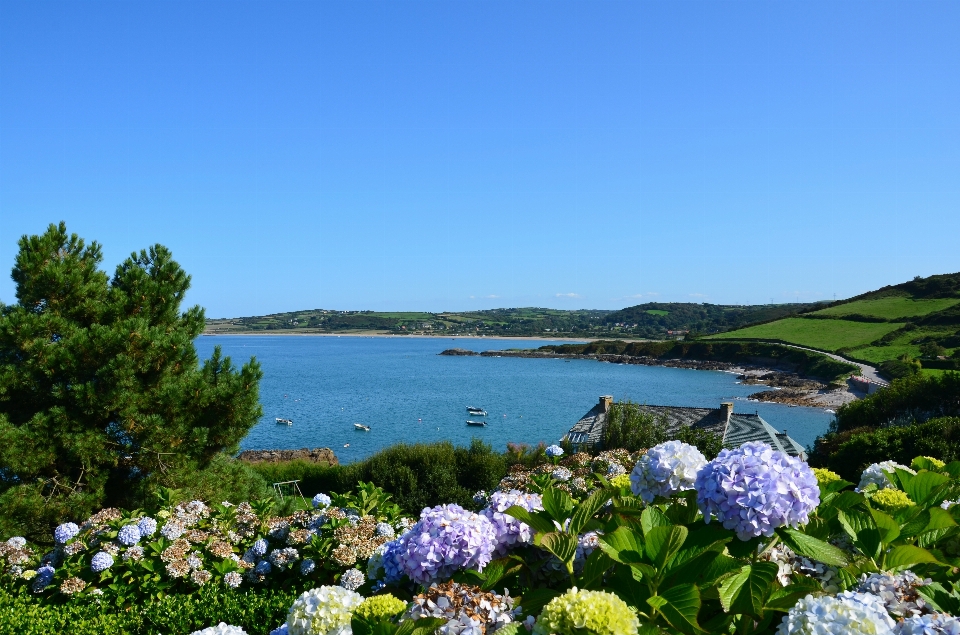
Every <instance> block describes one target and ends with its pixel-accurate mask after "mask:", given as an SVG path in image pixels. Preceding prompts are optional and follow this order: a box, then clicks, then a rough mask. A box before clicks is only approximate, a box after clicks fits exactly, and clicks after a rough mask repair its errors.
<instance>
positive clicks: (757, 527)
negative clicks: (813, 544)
mask: <svg viewBox="0 0 960 635" xmlns="http://www.w3.org/2000/svg"><path fill="white" fill-rule="evenodd" d="M696 489H697V504H698V505H699V507H700V510H701V511H702V512H703V515H704V520H705V521H707V522H709V521H710V517H711V516H716V518H717V520H718V521H720V523H721V524H723V526H724V527H726V528H727V529H732V530H733V531H735V532H736V534H737V537H738V538H740V539H741V540H749V539H750V538H754V537H757V536H768V537H769V536H772V535H773V530H774V529H776V528H777V527H782V526H791V527H796V526H797V525H801V524H806V523H807V520H808V515H809V513H810V512H811V511H813V510H814V509H815V508H816V506H817V505H818V504H819V503H820V490H819V488H818V487H817V479H816V477H815V476H814V475H813V471H812V470H811V469H810V468H809V467H808V466H807V464H806V463H804V462H802V461H800V460H799V459H795V458H793V457H791V456H788V455H786V454H784V453H782V452H779V451H776V450H774V449H773V448H771V447H770V446H769V445H767V444H766V443H761V442H750V443H744V444H743V445H742V446H740V447H739V448H736V449H734V450H721V451H720V454H718V455H717V458H715V459H714V460H712V461H710V462H709V463H707V464H706V465H705V466H704V467H703V468H702V469H701V470H700V472H699V473H698V474H697V479H696Z"/></svg>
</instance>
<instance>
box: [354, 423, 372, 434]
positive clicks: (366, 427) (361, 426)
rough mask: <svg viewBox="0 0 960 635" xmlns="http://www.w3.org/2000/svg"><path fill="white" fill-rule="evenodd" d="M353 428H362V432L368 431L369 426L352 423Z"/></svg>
mask: <svg viewBox="0 0 960 635" xmlns="http://www.w3.org/2000/svg"><path fill="white" fill-rule="evenodd" d="M353 428H354V429H355V430H363V431H364V432H370V426H365V425H363V424H362V423H355V424H353Z"/></svg>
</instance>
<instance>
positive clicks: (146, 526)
mask: <svg viewBox="0 0 960 635" xmlns="http://www.w3.org/2000/svg"><path fill="white" fill-rule="evenodd" d="M137 529H139V530H140V537H141V538H146V537H147V536H152V535H153V534H155V533H157V521H155V520H154V519H152V518H150V517H149V516H144V517H143V518H141V519H140V522H138V523H137Z"/></svg>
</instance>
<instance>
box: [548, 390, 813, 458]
mask: <svg viewBox="0 0 960 635" xmlns="http://www.w3.org/2000/svg"><path fill="white" fill-rule="evenodd" d="M612 405H613V397H612V396H610V395H604V396H602V397H600V401H599V403H597V405H595V406H594V407H593V408H591V409H590V412H588V413H587V414H585V415H583V417H581V419H580V420H579V421H577V422H576V423H575V424H574V426H573V427H572V428H570V430H569V432H567V433H566V434H565V435H564V436H563V439H561V440H564V441H569V442H570V443H571V444H573V446H574V447H576V448H578V449H586V448H597V447H600V446H602V445H603V436H604V434H603V433H604V428H605V426H606V422H607V413H609V412H610V407H611V406H612ZM638 407H639V408H640V410H641V411H642V412H646V413H649V414H651V415H653V416H654V417H656V418H657V419H660V418H664V419H665V420H666V422H667V432H668V433H671V434H672V433H674V432H676V431H677V430H678V429H679V428H680V426H687V427H690V428H702V429H705V430H709V431H711V432H715V433H717V434H719V435H721V436H722V437H723V445H724V447H727V448H735V447H739V446H740V445H742V444H744V443H746V442H748V441H763V442H764V443H767V444H769V445H770V446H771V447H772V448H773V449H774V450H780V451H781V452H784V453H786V454H789V455H790V456H796V457H799V458H800V459H802V460H806V459H807V455H806V452H805V451H804V449H803V446H801V445H800V444H799V443H797V442H796V441H794V440H793V439H791V438H790V437H789V436H788V435H787V431H786V430H784V431H783V432H777V430H776V428H774V427H773V426H771V425H770V424H769V423H767V422H766V421H764V420H763V417H761V416H760V415H759V414H746V413H743V414H741V413H735V412H734V411H733V402H729V401H728V402H724V403H721V404H720V407H719V408H690V407H686V406H648V405H640V406H638Z"/></svg>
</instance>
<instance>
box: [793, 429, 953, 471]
mask: <svg viewBox="0 0 960 635" xmlns="http://www.w3.org/2000/svg"><path fill="white" fill-rule="evenodd" d="M917 456H927V457H932V458H935V459H939V460H941V461H943V462H945V463H950V462H951V461H957V460H960V418H958V417H944V418H940V419H931V420H930V421H927V422H926V423H918V424H914V425H908V426H898V427H893V428H880V429H874V428H857V429H855V430H849V431H847V432H841V433H834V434H828V435H827V436H826V437H823V438H821V439H818V440H817V446H816V448H815V449H814V452H813V453H812V454H811V455H810V464H811V465H815V466H817V467H825V468H828V469H830V470H833V471H834V472H836V473H837V474H839V475H840V476H842V477H843V478H845V479H847V480H849V481H852V482H857V481H859V479H860V473H861V472H863V470H864V469H865V468H866V467H867V466H869V465H870V464H871V463H879V462H881V461H886V460H891V461H895V462H897V463H902V464H904V465H909V464H910V461H911V460H912V459H913V458H914V457H917Z"/></svg>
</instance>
